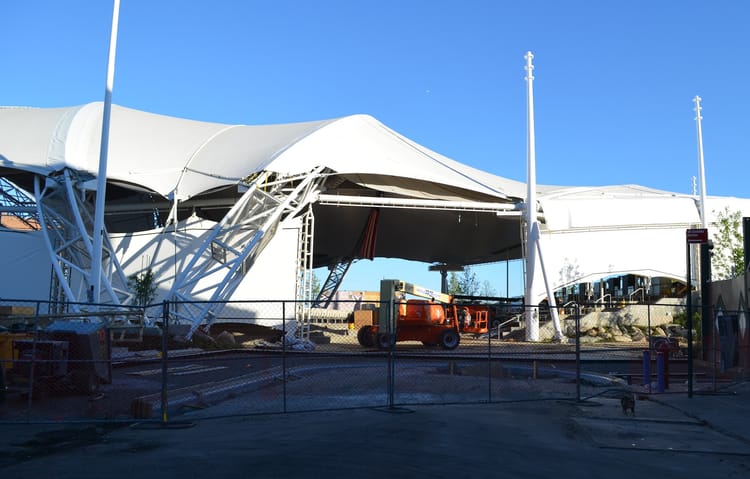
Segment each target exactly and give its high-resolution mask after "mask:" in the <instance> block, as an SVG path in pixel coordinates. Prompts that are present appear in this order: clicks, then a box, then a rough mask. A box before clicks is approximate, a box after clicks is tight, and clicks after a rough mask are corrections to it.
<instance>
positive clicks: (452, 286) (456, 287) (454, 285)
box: [448, 271, 463, 294]
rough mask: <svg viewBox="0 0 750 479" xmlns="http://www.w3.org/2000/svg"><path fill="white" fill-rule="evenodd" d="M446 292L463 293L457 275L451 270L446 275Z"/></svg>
mask: <svg viewBox="0 0 750 479" xmlns="http://www.w3.org/2000/svg"><path fill="white" fill-rule="evenodd" d="M448 294H463V291H462V290H461V284H460V282H459V281H458V275H457V274H456V273H454V272H453V271H451V272H450V274H449V275H448Z"/></svg>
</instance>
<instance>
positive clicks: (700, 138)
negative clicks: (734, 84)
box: [693, 95, 708, 228]
mask: <svg viewBox="0 0 750 479" xmlns="http://www.w3.org/2000/svg"><path fill="white" fill-rule="evenodd" d="M693 102H694V103H695V125H696V127H697V128H698V175H699V177H700V183H701V225H702V227H703V228H708V220H707V219H706V173H705V168H704V164H703V130H702V129H701V120H702V119H703V117H702V116H701V110H702V108H701V97H699V96H697V95H696V96H695V98H693Z"/></svg>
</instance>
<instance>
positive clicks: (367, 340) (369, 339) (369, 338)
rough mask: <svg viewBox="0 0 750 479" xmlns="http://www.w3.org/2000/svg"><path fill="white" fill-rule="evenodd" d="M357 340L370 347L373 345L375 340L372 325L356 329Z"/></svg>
mask: <svg viewBox="0 0 750 479" xmlns="http://www.w3.org/2000/svg"><path fill="white" fill-rule="evenodd" d="M357 341H359V344H360V345H361V346H364V347H366V348H371V347H373V346H375V341H374V338H373V334H372V326H362V327H361V328H359V331H357Z"/></svg>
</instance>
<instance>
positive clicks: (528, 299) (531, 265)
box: [524, 52, 539, 341]
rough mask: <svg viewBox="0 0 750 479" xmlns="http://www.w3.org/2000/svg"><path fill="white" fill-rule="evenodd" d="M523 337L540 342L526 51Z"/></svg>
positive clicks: (530, 81) (531, 99)
mask: <svg viewBox="0 0 750 479" xmlns="http://www.w3.org/2000/svg"><path fill="white" fill-rule="evenodd" d="M524 58H525V59H526V100H527V104H526V119H527V125H526V127H527V130H526V141H527V143H526V155H527V157H526V288H525V293H524V298H525V301H524V303H526V306H527V308H526V311H525V316H526V340H527V341H539V312H538V311H537V310H536V309H534V308H533V307H532V306H533V303H532V302H533V301H534V300H535V299H534V298H535V296H536V294H535V293H536V292H535V290H534V275H535V272H536V255H537V248H536V244H535V243H533V242H534V225H535V224H536V222H537V218H536V145H535V138H534V66H533V65H532V63H531V60H532V59H533V58H534V55H533V54H532V53H531V52H526V55H525V56H524Z"/></svg>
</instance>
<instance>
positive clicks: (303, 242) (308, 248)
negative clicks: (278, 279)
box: [295, 203, 315, 339]
mask: <svg viewBox="0 0 750 479" xmlns="http://www.w3.org/2000/svg"><path fill="white" fill-rule="evenodd" d="M300 219H301V224H300V227H299V234H298V236H297V251H298V254H299V257H298V262H297V286H296V292H297V294H296V296H297V298H296V299H297V303H296V307H295V311H296V315H297V321H298V324H299V329H298V334H297V335H298V337H299V338H300V339H309V338H310V307H311V303H310V302H311V300H312V287H313V284H312V283H313V281H312V278H313V272H312V269H313V251H314V250H315V249H314V238H315V216H314V215H313V211H312V203H308V207H307V211H305V213H304V214H303V215H302V217H301V218H300Z"/></svg>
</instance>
